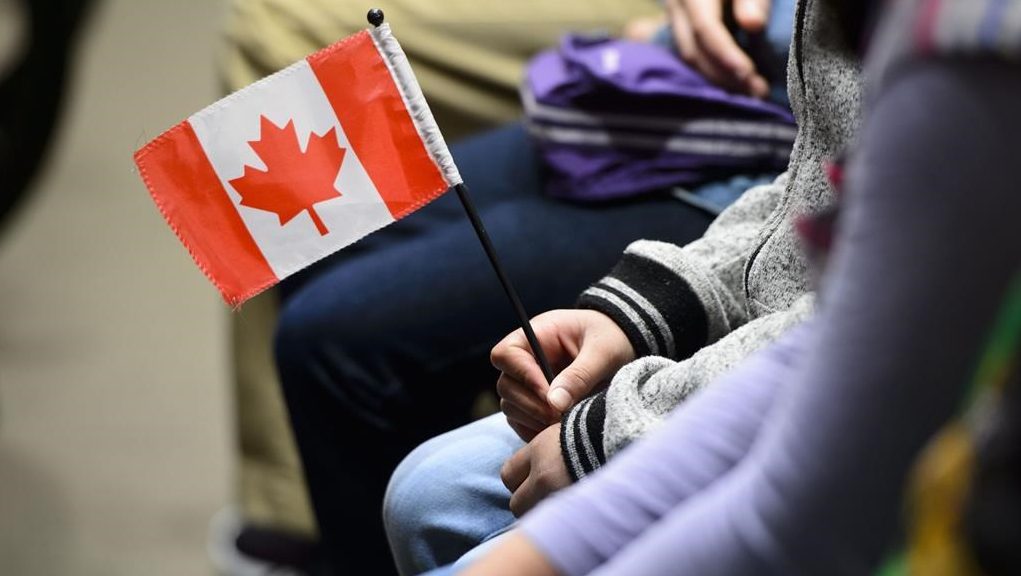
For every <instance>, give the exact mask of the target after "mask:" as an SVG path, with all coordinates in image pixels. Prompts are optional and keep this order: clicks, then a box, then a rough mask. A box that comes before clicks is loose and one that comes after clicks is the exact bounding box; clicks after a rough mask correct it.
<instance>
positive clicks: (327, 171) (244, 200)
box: [135, 24, 461, 306]
mask: <svg viewBox="0 0 1021 576" xmlns="http://www.w3.org/2000/svg"><path fill="white" fill-rule="evenodd" d="M135 163H136V164H137V165H138V170H139V173H140V175H141V176H142V179H143V180H144V181H145V184H146V186H147V187H148V189H149V192H150V193H151V194H152V198H153V200H154V201H155V202H156V205H157V206H158V207H159V210H160V212H161V213H162V214H163V216H164V217H165V218H166V220H167V222H168V223H169V224H170V227H171V228H172V229H173V230H174V232H176V233H177V235H178V237H179V238H180V239H181V242H182V243H183V244H184V245H185V247H186V248H187V249H188V251H189V252H190V253H191V255H192V257H193V258H194V259H195V262H196V263H197V264H198V266H199V268H201V269H202V271H203V272H204V273H205V274H206V276H208V277H209V279H210V280H211V281H212V282H213V284H215V285H216V287H217V288H218V289H219V290H220V293H221V294H222V295H223V298H224V300H226V301H227V303H228V304H230V305H231V306H239V305H240V304H241V303H242V302H244V301H245V300H247V299H248V298H251V297H252V296H254V295H256V294H258V293H259V292H261V291H263V290H265V289H266V288H269V287H270V286H272V285H273V284H275V283H277V282H279V281H280V280H282V279H283V278H286V277H287V276H289V275H291V274H293V273H295V272H297V271H299V270H301V269H302V268H304V267H306V266H308V265H309V264H312V263H313V262H315V261H317V260H319V259H321V258H323V257H325V256H328V255H330V254H332V253H333V252H335V251H337V250H339V249H341V248H343V247H344V246H347V245H349V244H351V243H353V242H355V241H357V240H358V239H359V238H362V237H363V236H365V235H367V234H369V233H371V232H373V231H375V230H378V229H380V228H382V227H384V226H386V225H387V224H390V223H392V222H394V221H396V220H398V219H400V218H401V217H403V216H405V215H407V214H409V213H411V212H413V211H415V210H416V209H418V208H420V207H422V206H423V205H425V204H426V203H428V202H429V201H431V200H433V199H435V198H436V197H438V196H439V195H441V194H443V193H444V192H445V191H446V190H447V189H449V187H451V186H454V185H456V184H459V183H460V182H461V178H460V176H459V175H458V173H457V168H456V167H455V166H454V163H453V161H452V159H451V158H450V152H449V151H448V150H447V146H446V144H445V143H444V141H443V137H442V135H441V134H440V132H439V129H438V128H437V127H436V123H435V121H434V120H433V118H432V113H431V112H430V111H429V108H428V106H427V105H426V103H425V100H424V98H423V97H422V92H421V89H420V88H419V86H418V82H417V81H416V80H415V77H414V75H413V73H412V72H411V69H410V67H409V66H408V61H407V58H406V57H405V56H404V52H403V51H402V50H401V48H400V45H399V44H398V43H397V40H396V39H395V38H394V37H393V35H392V33H391V31H390V27H389V25H387V24H383V25H382V26H379V27H376V28H373V29H371V30H367V31H363V32H360V33H358V34H355V35H353V36H350V37H348V38H345V39H344V40H341V41H340V42H337V43H336V44H334V45H332V46H330V47H328V48H325V49H324V50H322V51H320V52H317V53H316V54H313V55H311V56H309V57H308V58H306V59H305V60H302V61H300V62H297V63H295V64H293V65H291V66H290V67H288V68H286V69H284V70H281V71H280V72H277V73H276V74H274V75H272V76H269V77H267V78H264V79H263V80H260V81H259V82H256V83H255V84H252V85H251V86H248V87H246V88H244V89H243V90H240V91H238V92H235V93H234V94H231V95H230V96H227V97H226V98H224V99H222V100H220V101H219V102H216V103H215V104H213V105H211V106H209V107H208V108H206V109H204V110H202V111H200V112H198V113H197V114H194V115H193V116H191V117H190V118H188V119H187V120H185V121H184V122H181V123H180V124H178V125H176V126H174V127H173V128H171V129H170V130H168V131H167V132H165V133H164V134H162V135H161V136H159V137H158V138H156V139H155V140H153V141H152V142H149V143H148V144H147V145H145V146H144V147H143V148H141V149H140V150H138V151H137V152H136V153H135Z"/></svg>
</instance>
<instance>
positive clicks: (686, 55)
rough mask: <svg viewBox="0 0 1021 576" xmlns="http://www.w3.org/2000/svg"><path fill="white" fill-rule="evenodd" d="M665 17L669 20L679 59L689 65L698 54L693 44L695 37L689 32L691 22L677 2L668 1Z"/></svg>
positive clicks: (674, 0) (676, 0) (675, 0)
mask: <svg viewBox="0 0 1021 576" xmlns="http://www.w3.org/2000/svg"><path fill="white" fill-rule="evenodd" d="M666 8H667V15H668V16H669V18H670V31H671V32H672V33H673V37H674V44H675V45H676V46H677V52H678V53H679V54H680V55H681V59H683V60H684V61H685V62H688V63H690V62H691V61H692V60H694V59H695V58H696V56H697V54H698V47H697V45H696V44H695V36H694V34H693V33H692V31H691V21H690V20H689V19H688V14H687V13H686V12H685V11H684V7H683V6H680V5H679V4H678V0H668V2H667V5H666Z"/></svg>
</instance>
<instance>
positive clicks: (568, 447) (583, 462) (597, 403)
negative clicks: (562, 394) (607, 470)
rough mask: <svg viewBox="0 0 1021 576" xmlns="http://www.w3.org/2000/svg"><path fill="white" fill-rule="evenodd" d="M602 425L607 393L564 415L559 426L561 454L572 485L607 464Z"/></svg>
mask: <svg viewBox="0 0 1021 576" xmlns="http://www.w3.org/2000/svg"><path fill="white" fill-rule="evenodd" d="M605 423H606V392H600V393H598V394H596V395H595V396H590V397H588V398H586V399H584V400H582V401H581V402H579V403H578V404H577V405H575V406H574V407H573V408H571V409H570V410H568V411H567V414H564V417H563V420H562V421H561V423H560V450H561V452H562V453H563V456H564V462H565V463H566V464H567V471H568V472H570V474H571V478H572V479H573V480H574V481H575V482H577V481H578V480H581V479H582V478H584V477H585V476H586V475H587V474H590V473H592V472H593V471H594V470H595V469H596V468H599V467H600V466H602V465H603V464H605V463H606V453H605V452H604V451H603V425H604V424H605Z"/></svg>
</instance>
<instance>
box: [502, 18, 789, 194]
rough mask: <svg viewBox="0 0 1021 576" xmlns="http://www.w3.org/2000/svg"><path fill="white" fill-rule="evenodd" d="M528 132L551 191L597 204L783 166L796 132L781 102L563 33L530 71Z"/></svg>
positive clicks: (648, 55) (642, 53)
mask: <svg viewBox="0 0 1021 576" xmlns="http://www.w3.org/2000/svg"><path fill="white" fill-rule="evenodd" d="M522 100H523V102H524V107H525V114H526V119H527V124H528V128H529V132H530V133H531V135H532V137H533V138H534V140H535V141H536V142H537V144H538V147H539V150H540V151H541V153H542V156H543V158H544V159H545V162H546V165H547V167H548V169H549V171H550V173H549V177H548V178H547V192H548V193H549V194H550V195H552V196H556V197H560V198H565V199H570V200H580V201H600V200H610V199H616V198H623V197H628V196H634V195H636V194H641V193H644V192H650V191H655V190H664V189H667V188H670V187H672V186H693V185H697V184H700V183H703V182H708V181H713V180H720V179H722V178H726V177H728V176H733V175H735V174H756V173H762V172H779V171H782V170H784V169H785V168H786V166H787V161H788V159H789V157H790V152H791V147H792V145H793V143H794V137H795V135H796V134H797V129H796V127H795V124H794V117H793V115H791V113H790V111H789V110H788V109H787V108H786V107H784V106H781V105H779V104H775V103H772V102H767V101H762V100H757V99H754V98H751V97H747V96H740V95H736V94H731V93H728V92H725V91H724V90H722V89H720V88H717V87H715V86H713V85H711V84H710V83H709V82H708V81H706V80H705V79H704V78H703V77H702V76H701V75H699V74H698V73H697V72H695V71H693V70H692V69H691V68H689V67H688V66H687V65H685V64H684V63H683V62H681V60H680V59H678V58H677V57H676V56H675V55H673V54H671V53H670V52H669V51H667V50H665V49H664V48H662V47H659V46H655V45H651V44H639V43H635V42H628V41H624V40H615V39H586V38H580V37H577V36H567V37H565V38H564V40H563V41H562V42H561V45H560V47H559V48H558V49H556V50H551V51H547V52H544V53H542V54H540V55H539V56H537V57H536V58H535V59H534V60H533V61H532V63H531V64H530V66H529V68H528V71H527V73H526V78H525V82H524V85H523V87H522Z"/></svg>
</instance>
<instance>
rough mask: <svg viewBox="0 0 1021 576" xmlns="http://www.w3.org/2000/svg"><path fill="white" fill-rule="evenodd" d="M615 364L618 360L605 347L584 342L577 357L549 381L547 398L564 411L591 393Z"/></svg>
mask: <svg viewBox="0 0 1021 576" xmlns="http://www.w3.org/2000/svg"><path fill="white" fill-rule="evenodd" d="M614 368H616V363H615V362H614V361H613V359H612V358H611V357H610V355H608V354H607V353H606V352H605V351H604V350H603V348H602V347H600V346H597V345H589V346H582V347H581V350H579V352H578V357H577V358H575V359H574V362H571V363H570V364H568V365H567V368H564V370H563V371H562V372H560V374H558V375H557V377H556V378H554V379H553V382H552V383H551V384H550V389H549V393H548V394H547V395H546V400H547V401H548V402H549V403H550V405H551V406H553V407H554V408H556V409H557V410H559V411H560V412H561V413H563V412H566V411H567V410H568V409H569V408H570V407H571V406H573V405H574V403H575V402H577V401H578V400H580V399H582V398H584V397H585V396H588V395H589V393H590V392H592V391H593V390H595V389H596V388H597V387H598V386H599V385H600V384H602V383H603V382H604V381H605V380H606V379H607V378H608V377H609V376H611V372H612V371H613V370H614Z"/></svg>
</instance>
